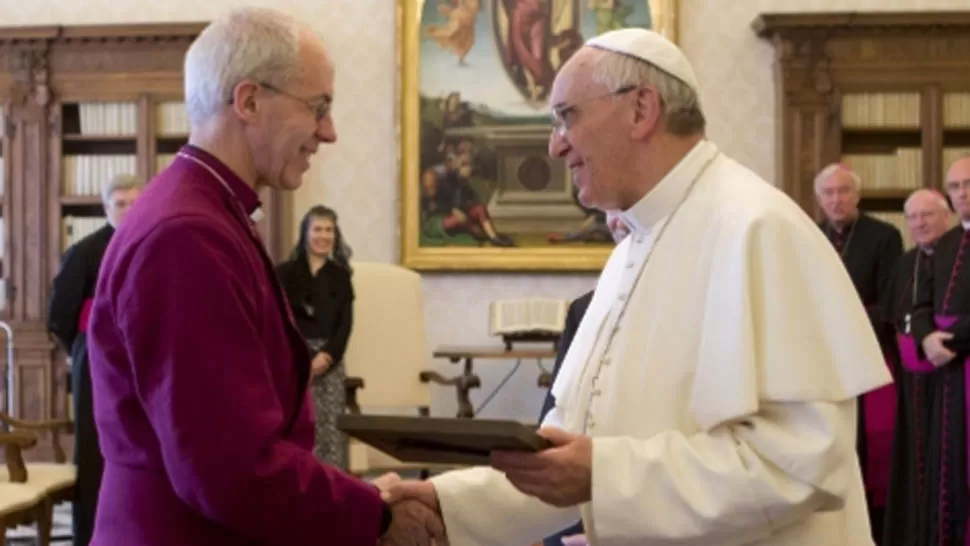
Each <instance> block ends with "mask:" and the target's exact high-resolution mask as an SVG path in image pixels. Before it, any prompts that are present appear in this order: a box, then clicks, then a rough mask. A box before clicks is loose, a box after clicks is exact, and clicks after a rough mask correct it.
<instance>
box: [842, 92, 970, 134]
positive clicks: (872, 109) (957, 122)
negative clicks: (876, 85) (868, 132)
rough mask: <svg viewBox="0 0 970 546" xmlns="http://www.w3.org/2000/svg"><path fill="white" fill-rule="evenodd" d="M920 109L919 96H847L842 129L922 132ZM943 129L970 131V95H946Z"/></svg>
mask: <svg viewBox="0 0 970 546" xmlns="http://www.w3.org/2000/svg"><path fill="white" fill-rule="evenodd" d="M920 109H921V106H920V94H919V93H914V92H910V93H847V94H845V95H843V96H842V109H841V114H842V127H843V128H848V129H864V128H878V127H898V128H911V129H918V128H919V127H920ZM943 126H944V127H945V128H970V93H944V94H943Z"/></svg>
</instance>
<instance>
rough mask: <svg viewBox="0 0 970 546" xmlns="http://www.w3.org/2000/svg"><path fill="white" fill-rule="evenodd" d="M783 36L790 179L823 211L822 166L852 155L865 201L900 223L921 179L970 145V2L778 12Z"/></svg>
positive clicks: (778, 63) (783, 130) (785, 174)
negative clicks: (955, 7) (967, 7)
mask: <svg viewBox="0 0 970 546" xmlns="http://www.w3.org/2000/svg"><path fill="white" fill-rule="evenodd" d="M752 28H753V29H754V31H755V33H756V34H757V35H758V36H759V37H761V38H763V39H765V40H768V41H770V42H771V44H772V45H773V46H774V48H775V53H776V55H775V74H776V89H777V100H776V103H777V108H778V114H777V116H778V117H777V119H778V123H779V127H778V139H777V142H778V145H779V150H778V154H779V161H778V167H779V172H778V180H780V182H781V186H782V187H783V188H784V189H785V191H786V192H787V193H788V194H789V195H791V196H792V197H793V198H794V199H795V200H796V201H798V203H799V204H800V205H801V206H802V207H803V208H804V209H805V210H806V211H807V212H809V213H810V214H814V215H817V214H818V212H817V205H816V201H815V196H814V190H813V180H814V178H815V175H816V174H817V173H818V172H819V171H820V170H821V169H822V168H823V167H824V166H825V165H826V164H828V163H831V162H834V161H843V162H845V163H847V164H849V165H850V166H851V167H852V168H853V169H854V170H855V171H856V172H857V173H859V174H860V176H861V178H862V179H863V192H862V201H861V203H860V208H862V209H863V210H866V211H870V212H873V213H874V214H876V215H877V216H881V217H883V218H884V219H886V220H888V221H890V222H892V223H894V224H897V226H898V227H900V230H901V232H902V233H903V234H904V237H906V238H908V234H907V233H906V229H905V226H904V224H903V216H902V206H903V202H904V201H905V199H906V197H907V196H908V195H909V193H910V192H912V191H913V190H914V189H917V188H919V187H932V188H937V189H940V190H942V189H943V177H944V173H945V171H946V169H947V167H948V166H949V164H950V163H952V161H953V160H954V159H956V157H958V156H959V155H960V154H965V153H970V12H901V13H892V12H871V13H777V14H776V13H769V14H762V15H760V16H759V17H757V18H756V19H755V21H754V22H753V23H752Z"/></svg>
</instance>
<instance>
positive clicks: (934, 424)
mask: <svg viewBox="0 0 970 546" xmlns="http://www.w3.org/2000/svg"><path fill="white" fill-rule="evenodd" d="M946 180H947V181H946V185H947V193H948V194H949V197H950V201H951V203H952V204H953V208H954V209H955V210H956V211H957V213H958V215H959V217H960V220H961V225H958V226H957V227H955V228H953V229H952V230H950V231H948V232H947V233H946V234H945V235H944V236H943V237H941V238H940V240H939V242H937V244H936V246H935V248H934V252H933V264H932V267H931V268H930V269H929V271H928V274H927V275H925V277H924V278H921V279H919V281H918V283H917V290H916V295H917V297H916V304H915V305H914V310H913V315H912V332H913V338H914V341H915V343H914V344H913V346H912V347H911V350H909V351H904V350H901V356H902V362H903V364H904V365H905V366H906V369H907V370H908V371H912V372H913V373H918V374H920V375H921V377H920V379H919V380H918V381H917V382H916V389H914V390H916V394H915V395H914V396H918V397H919V398H918V400H916V401H915V403H914V406H915V407H916V409H917V411H919V412H920V413H918V414H917V415H916V416H914V418H913V421H914V427H915V430H914V431H913V434H914V436H915V437H916V441H915V443H914V446H913V449H914V454H913V458H914V460H915V464H914V466H915V468H914V469H913V470H912V471H913V472H914V473H915V476H913V477H912V478H911V480H912V483H913V489H912V490H911V491H909V492H908V495H906V497H907V498H904V499H899V500H896V499H894V506H893V508H894V513H893V514H892V517H891V518H887V530H888V531H889V532H890V535H889V536H887V539H888V540H889V542H887V544H888V545H889V546H904V545H905V546H923V545H926V546H930V545H933V546H936V545H944V546H946V545H951V544H952V545H960V546H964V545H965V544H966V541H967V540H970V536H967V523H968V522H967V516H968V500H970V499H968V496H970V495H968V478H970V475H968V464H967V457H968V455H970V450H968V449H967V439H968V434H967V424H968V420H967V411H968V408H967V402H968V401H970V397H968V395H967V394H968V393H967V391H968V385H967V380H968V374H967V373H966V362H967V358H968V356H970V229H968V227H970V158H963V159H961V160H958V161H956V162H954V163H953V165H952V166H951V167H950V169H949V171H948V173H947V177H946ZM900 479H902V478H900ZM902 483H905V482H902ZM897 503H898V504H899V506H901V508H897V506H896V504H897Z"/></svg>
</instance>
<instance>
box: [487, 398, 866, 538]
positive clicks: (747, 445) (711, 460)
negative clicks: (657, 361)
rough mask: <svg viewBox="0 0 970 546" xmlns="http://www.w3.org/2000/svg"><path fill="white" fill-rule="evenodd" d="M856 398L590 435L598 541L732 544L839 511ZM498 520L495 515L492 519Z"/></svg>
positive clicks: (849, 473)
mask: <svg viewBox="0 0 970 546" xmlns="http://www.w3.org/2000/svg"><path fill="white" fill-rule="evenodd" d="M855 433H856V402H855V400H854V399H852V400H848V401H845V402H840V403H832V402H816V403H810V402H804V403H790V404H778V403H773V404H765V405H763V406H762V409H761V410H760V411H759V412H758V413H757V414H755V415H752V416H750V417H747V418H745V419H743V420H739V421H735V422H733V423H731V424H725V425H722V426H719V427H716V428H715V429H713V430H711V431H710V432H708V433H701V434H696V435H693V436H690V437H686V436H684V435H683V434H681V433H679V432H666V433H662V434H659V435H657V436H654V437H653V438H650V439H647V440H642V439H636V438H629V437H615V438H610V437H604V438H594V439H593V499H592V503H591V511H592V521H591V522H589V525H588V528H587V532H590V533H591V534H592V535H594V536H596V537H597V539H599V540H600V541H602V543H604V544H610V543H614V542H615V543H620V544H627V543H632V542H637V543H642V544H655V545H661V544H663V545H667V544H690V545H691V546H706V545H710V546H733V545H739V544H748V543H750V542H753V541H756V540H759V539H763V538H766V537H768V536H770V535H771V534H772V533H773V532H775V531H777V530H778V529H779V528H781V527H784V526H787V525H788V524H791V523H793V522H795V521H798V520H801V519H804V518H806V517H807V516H809V515H810V514H812V513H813V512H817V511H829V510H838V509H841V508H842V506H843V504H844V498H845V496H846V494H847V492H848V490H849V488H850V487H851V486H852V484H853V480H855V479H857V477H858V472H857V471H853V465H856V464H857V459H856V452H855V440H856V434H855ZM497 521H501V520H497Z"/></svg>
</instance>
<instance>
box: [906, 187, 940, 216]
mask: <svg viewBox="0 0 970 546" xmlns="http://www.w3.org/2000/svg"><path fill="white" fill-rule="evenodd" d="M920 193H928V194H929V195H932V196H933V203H935V204H936V205H938V206H939V207H940V210H942V211H944V212H946V213H949V212H950V203H949V201H947V200H946V197H943V194H942V193H940V192H938V191H936V190H934V189H930V188H920V189H918V190H916V191H914V192H913V193H911V194H909V197H907V198H906V202H905V203H903V212H904V213H905V212H906V209H908V208H909V206H910V205H911V204H912V202H913V199H914V198H915V197H916V196H917V195H919V194H920Z"/></svg>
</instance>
